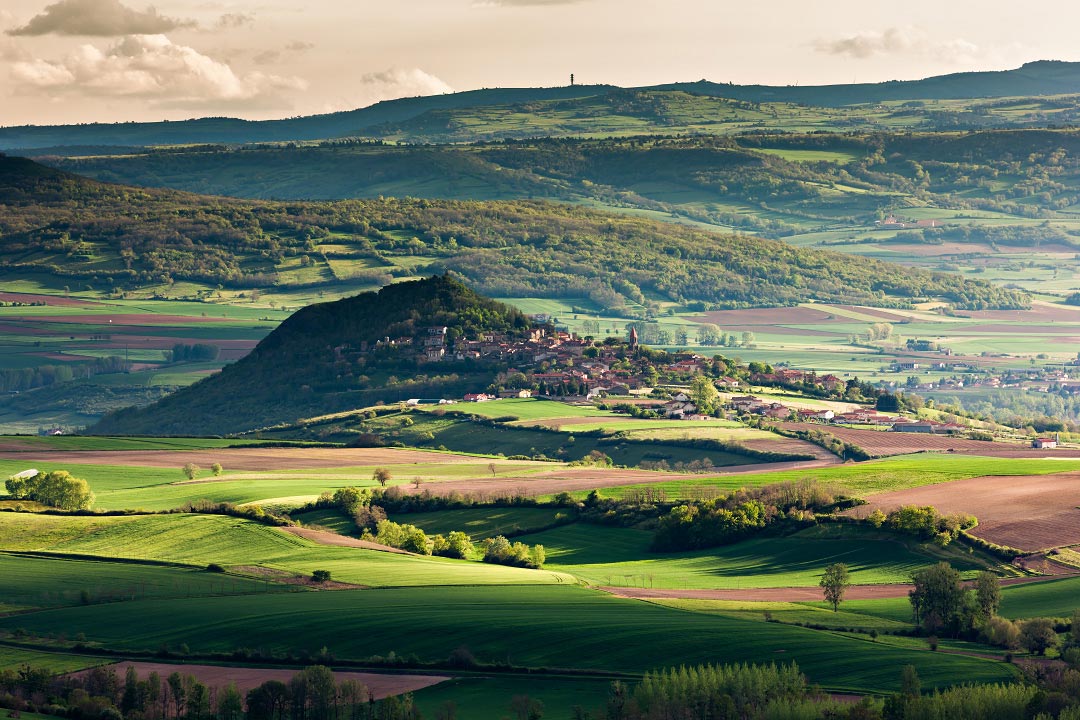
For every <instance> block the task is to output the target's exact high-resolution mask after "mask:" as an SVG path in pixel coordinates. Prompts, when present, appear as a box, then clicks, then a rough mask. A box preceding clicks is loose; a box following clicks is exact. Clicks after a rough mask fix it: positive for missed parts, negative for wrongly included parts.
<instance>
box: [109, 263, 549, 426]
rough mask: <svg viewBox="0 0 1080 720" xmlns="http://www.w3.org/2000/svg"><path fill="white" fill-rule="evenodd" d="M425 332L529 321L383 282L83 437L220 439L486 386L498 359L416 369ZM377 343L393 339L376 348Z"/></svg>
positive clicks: (439, 287) (479, 301)
mask: <svg viewBox="0 0 1080 720" xmlns="http://www.w3.org/2000/svg"><path fill="white" fill-rule="evenodd" d="M431 326H445V327H446V328H447V338H448V339H450V340H452V339H454V338H458V337H468V338H471V339H475V338H476V337H478V335H479V334H480V333H482V332H495V333H504V334H511V335H513V334H515V333H516V334H521V333H524V332H525V331H526V330H527V329H528V328H529V327H530V323H529V320H528V319H527V318H526V317H525V316H524V315H522V314H521V313H520V312H518V311H517V310H515V309H513V308H511V307H509V306H506V305H503V304H501V303H497V302H495V301H493V300H489V299H487V298H484V297H481V296H479V295H477V294H476V293H474V292H473V291H472V290H470V289H469V288H467V287H465V286H464V285H463V284H461V283H460V282H457V281H455V280H453V279H451V278H448V277H433V278H430V279H427V280H418V281H415V282H406V283H398V284H395V285H389V286H387V287H385V288H383V289H382V290H381V291H379V292H378V293H373V292H369V293H362V294H360V295H356V296H354V297H351V298H346V299H344V300H338V301H335V302H331V303H319V304H316V305H309V306H308V307H306V308H304V309H302V310H300V311H298V312H296V313H295V314H294V315H292V316H291V317H290V318H289V319H288V320H286V321H285V322H283V323H282V324H281V325H280V326H279V327H278V328H277V329H276V330H274V331H273V332H272V333H270V335H268V336H267V337H266V338H265V339H263V340H262V342H260V343H259V344H258V346H256V348H255V349H254V350H253V351H252V352H251V353H250V354H249V355H247V356H246V357H244V358H243V359H242V360H240V361H238V362H236V363H234V364H232V365H227V366H225V368H223V369H222V371H221V372H220V373H218V374H216V375H213V376H211V377H209V378H206V379H205V380H202V381H200V382H198V383H196V384H195V385H192V386H191V387H189V388H184V389H182V390H179V391H177V392H176V393H174V394H172V395H169V396H168V397H166V398H164V399H162V400H160V401H159V402H157V403H155V404H154V405H151V406H149V407H146V408H140V409H136V408H129V409H127V410H122V411H120V412H117V413H114V414H112V415H109V416H107V417H106V418H105V419H104V420H102V421H101V422H100V423H99V424H97V425H96V426H94V428H93V432H95V433H98V434H121V435H124V434H136V435H144V434H150V435H173V434H196V435H204V434H228V433H235V432H239V431H242V430H249V429H252V428H259V427H262V426H265V425H270V424H273V423H279V422H283V421H293V420H296V419H297V418H302V417H310V416H313V415H319V414H323V413H329V412H334V411H338V410H344V409H347V408H356V407H364V406H366V405H372V404H374V403H375V402H376V401H380V400H381V401H402V400H406V399H408V398H411V397H444V396H453V397H458V396H461V395H462V394H464V393H467V392H478V391H480V390H483V389H484V388H486V387H487V386H488V385H489V384H490V383H491V381H492V379H493V378H494V375H495V372H496V371H497V370H498V369H499V365H498V363H491V362H480V361H471V360H469V361H460V362H457V361H444V362H438V363H434V364H425V362H424V360H423V341H424V339H425V337H426V335H425V333H426V332H427V329H428V328H429V327H431ZM384 339H391V340H394V341H395V342H394V343H393V344H390V343H386V344H382V343H381V342H380V341H383V340H384ZM402 339H408V340H409V341H410V343H409V344H403V342H402ZM414 340H415V342H411V341H414ZM440 341H441V339H440ZM440 347H441V345H440ZM361 349H362V350H363V352H362V353H361V354H360V356H359V358H357V357H356V354H357V352H358V351H360V350H361ZM233 398H243V402H242V403H237V402H232V401H231V399H233Z"/></svg>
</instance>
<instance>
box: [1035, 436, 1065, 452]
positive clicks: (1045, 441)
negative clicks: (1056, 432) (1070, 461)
mask: <svg viewBox="0 0 1080 720" xmlns="http://www.w3.org/2000/svg"><path fill="white" fill-rule="evenodd" d="M1057 446H1058V441H1057V440H1056V439H1054V438H1036V439H1035V440H1034V441H1033V442H1032V443H1031V447H1033V448H1035V449H1037V450H1053V449H1054V448H1056V447H1057Z"/></svg>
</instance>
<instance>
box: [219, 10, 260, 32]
mask: <svg viewBox="0 0 1080 720" xmlns="http://www.w3.org/2000/svg"><path fill="white" fill-rule="evenodd" d="M254 22H255V13H232V12H230V13H225V14H224V15H222V16H221V17H219V18H218V21H217V29H218V30H235V29H236V28H242V27H244V26H245V25H251V24H252V23H254Z"/></svg>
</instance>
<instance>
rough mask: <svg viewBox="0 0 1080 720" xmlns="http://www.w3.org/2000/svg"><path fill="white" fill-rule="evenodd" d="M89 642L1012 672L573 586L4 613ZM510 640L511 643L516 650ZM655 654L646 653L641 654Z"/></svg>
mask: <svg viewBox="0 0 1080 720" xmlns="http://www.w3.org/2000/svg"><path fill="white" fill-rule="evenodd" d="M17 627H21V628H24V629H25V630H26V631H29V632H34V633H45V632H66V633H68V635H69V636H72V635H74V634H76V633H78V632H84V633H86V636H87V638H88V639H89V640H90V641H91V642H94V643H100V644H101V645H102V646H105V647H109V648H115V649H121V650H123V649H129V650H135V649H140V648H158V647H160V646H162V645H163V644H167V645H169V646H170V647H176V646H179V645H180V644H181V643H186V644H187V646H188V647H189V648H190V649H191V651H192V652H194V653H206V652H230V651H231V650H232V649H233V648H235V647H237V646H245V647H257V648H264V649H266V650H268V651H273V652H279V653H282V652H299V651H302V650H303V651H313V650H317V649H318V648H320V647H324V646H325V647H327V648H329V649H330V650H331V651H332V652H334V653H335V655H337V656H338V657H340V658H350V659H351V658H356V659H361V658H366V657H369V656H372V655H381V656H384V657H385V656H386V655H387V654H388V653H389V652H390V651H393V652H395V653H396V654H398V655H401V656H408V655H412V654H415V655H417V656H418V657H419V658H420V659H422V660H429V661H430V660H442V659H445V658H446V657H448V656H449V654H450V653H451V652H452V651H453V650H454V649H455V648H458V647H460V646H462V645H466V646H468V647H469V649H470V650H471V651H472V653H473V654H474V655H475V656H476V657H477V658H478V659H480V660H481V661H482V662H510V663H512V664H514V665H519V666H530V667H548V668H568V669H571V668H572V669H587V670H604V669H612V668H617V669H619V670H621V671H624V672H635V673H640V672H644V671H646V670H649V669H652V668H654V667H658V666H670V665H679V664H684V663H685V664H694V663H703V662H741V661H748V662H771V661H773V660H775V659H776V658H777V656H778V654H779V655H782V657H783V659H784V660H786V661H795V662H797V663H798V664H799V666H800V667H801V668H802V669H803V670H804V672H806V673H807V674H808V675H809V677H810V679H811V680H812V681H814V682H819V683H821V684H822V685H823V686H824V687H826V688H828V689H831V690H850V689H862V690H871V691H878V692H889V691H893V690H895V689H897V687H898V682H899V675H900V668H901V667H903V666H904V665H907V664H913V665H915V666H916V668H917V669H918V672H919V675H920V677H921V678H922V681H923V686H924V687H927V688H929V687H940V686H944V685H951V684H954V683H956V682H957V681H958V679H960V678H963V680H964V681H966V682H994V681H1004V680H1008V679H1009V678H1011V677H1012V671H1011V669H1010V668H1009V667H1008V666H1005V665H1002V664H1000V663H994V662H989V661H986V660H982V659H978V658H969V657H961V656H954V655H945V654H939V653H930V652H927V651H920V650H914V649H901V648H887V647H883V646H881V645H874V644H872V643H870V642H869V641H864V640H859V639H853V638H849V637H843V636H839V635H834V634H831V633H822V632H817V631H812V630H805V629H803V628H797V627H789V626H783V625H776V624H764V625H763V624H762V623H759V622H752V621H747V620H738V619H732V618H726V617H714V616H708V615H704V614H701V613H692V612H685V611H679V610H673V609H671V608H664V607H660V606H657V605H650V604H647V603H641V602H637V601H633V600H623V599H620V598H615V597H612V596H608V595H604V594H601V593H596V592H592V591H588V590H584V589H577V588H572V587H547V588H545V587H532V588H525V587H500V588H490V589H481V588H469V587H462V588H410V589H407V590H361V591H340V592H317V593H287V594H281V595H259V596H249V597H222V598H191V599H188V600H185V601H183V602H175V601H168V600H141V601H135V602H130V603H123V604H107V605H92V606H85V607H78V608H66V609H62V610H47V611H42V612H38V613H34V614H32V615H24V616H18V617H5V618H0V629H4V630H12V629H14V628H17ZM507 638H513V642H512V643H510V644H508V643H507ZM643 647H646V648H649V652H648V653H643V652H642V651H641V648H643Z"/></svg>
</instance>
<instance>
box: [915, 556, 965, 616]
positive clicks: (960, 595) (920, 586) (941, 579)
mask: <svg viewBox="0 0 1080 720" xmlns="http://www.w3.org/2000/svg"><path fill="white" fill-rule="evenodd" d="M911 579H912V582H913V583H914V585H915V587H914V588H912V590H911V592H909V593H908V598H909V599H910V600H911V607H912V609H913V610H914V611H915V621H916V622H918V623H921V624H922V626H923V627H924V628H925V629H926V630H927V631H929V632H934V631H937V630H940V629H941V628H944V627H948V626H949V625H951V624H952V623H953V622H954V621H955V620H956V618H957V616H958V615H959V614H960V611H961V610H962V609H963V606H964V598H965V596H966V591H965V590H964V586H963V585H962V584H961V582H960V573H959V572H957V571H956V570H955V569H953V567H952V566H951V565H949V564H948V563H947V562H940V563H938V564H937V565H933V566H931V567H928V568H925V569H923V570H919V571H917V572H916V573H915V574H914V575H912V576H911Z"/></svg>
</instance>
